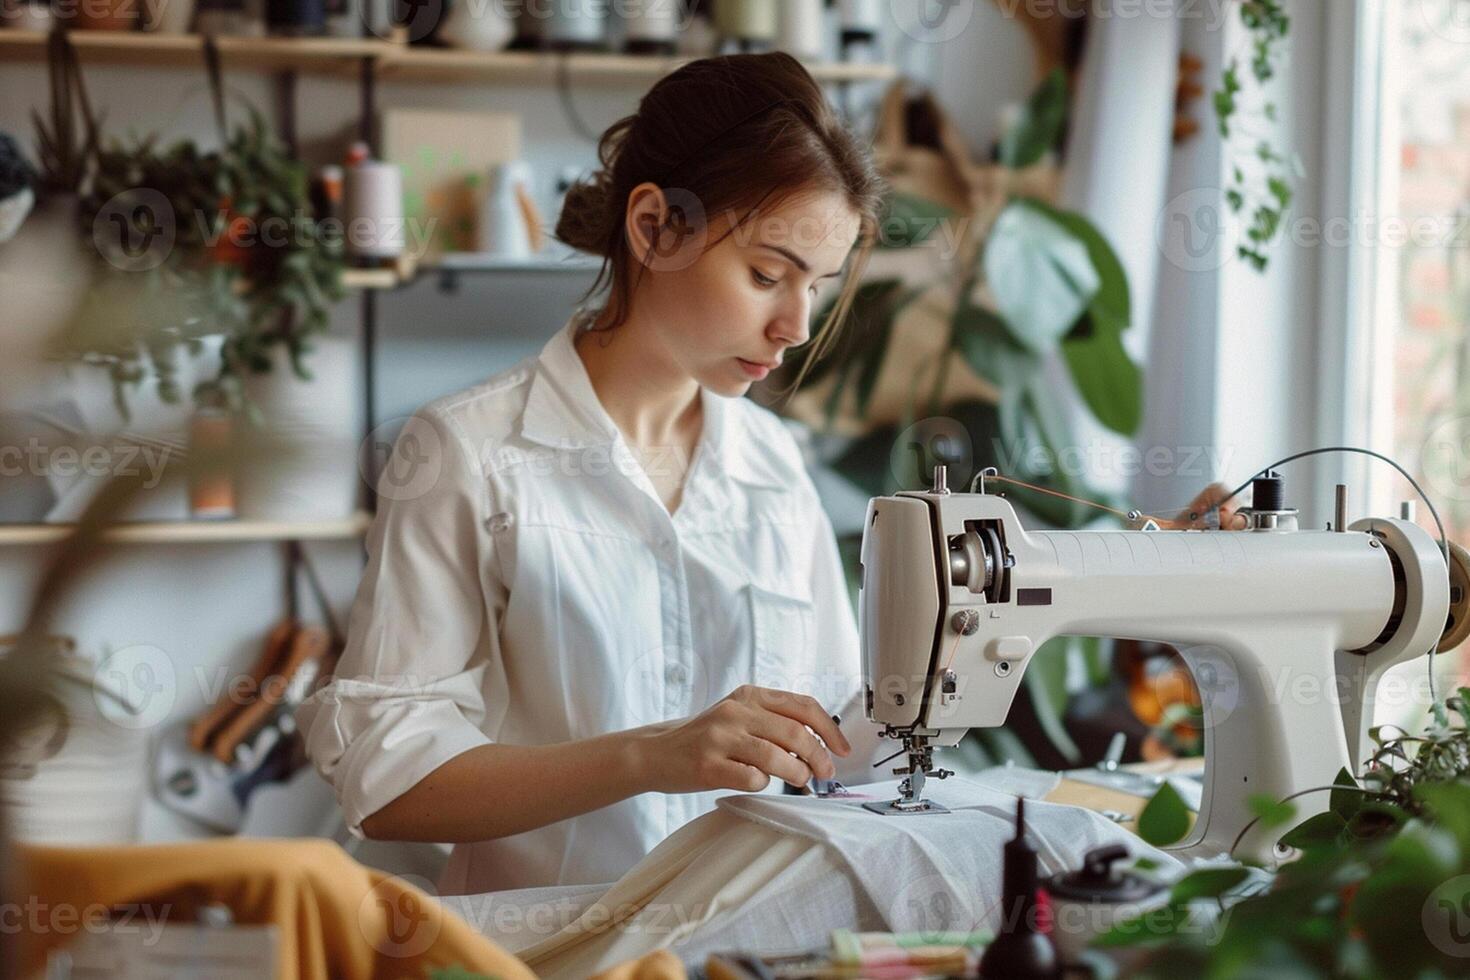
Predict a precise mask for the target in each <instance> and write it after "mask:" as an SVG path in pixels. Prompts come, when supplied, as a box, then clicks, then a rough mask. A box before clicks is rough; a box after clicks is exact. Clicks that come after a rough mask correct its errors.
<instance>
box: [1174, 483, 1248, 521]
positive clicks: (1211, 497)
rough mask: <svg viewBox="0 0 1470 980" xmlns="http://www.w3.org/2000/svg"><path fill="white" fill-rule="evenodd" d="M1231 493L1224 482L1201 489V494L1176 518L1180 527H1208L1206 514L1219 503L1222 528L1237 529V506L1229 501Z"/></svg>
mask: <svg viewBox="0 0 1470 980" xmlns="http://www.w3.org/2000/svg"><path fill="white" fill-rule="evenodd" d="M1229 493H1230V488H1229V487H1227V486H1226V485H1225V484H1223V483H1212V484H1210V485H1209V486H1207V487H1205V488H1204V489H1203V490H1201V491H1200V492H1199V496H1197V497H1195V498H1194V500H1193V501H1192V502H1191V503H1190V505H1189V506H1188V507H1186V508H1185V509H1184V512H1183V513H1182V514H1180V515H1179V516H1178V517H1177V518H1176V519H1175V520H1176V523H1177V524H1178V526H1180V527H1191V528H1203V527H1206V526H1207V525H1206V524H1205V514H1207V513H1209V510H1210V508H1211V507H1214V506H1215V505H1216V504H1219V505H1220V528H1221V530H1225V531H1233V530H1235V529H1236V525H1237V521H1236V519H1235V518H1236V513H1235V507H1234V506H1232V505H1231V504H1230V503H1229V500H1230V498H1229V497H1228V496H1227V495H1228V494H1229Z"/></svg>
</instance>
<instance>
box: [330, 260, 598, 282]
mask: <svg viewBox="0 0 1470 980" xmlns="http://www.w3.org/2000/svg"><path fill="white" fill-rule="evenodd" d="M600 268H602V261H601V260H600V259H596V258H593V257H592V256H589V255H577V254H567V253H563V254H551V253H548V254H544V255H537V256H533V257H532V258H529V259H508V258H500V257H498V256H494V255H477V254H475V253H473V252H451V253H448V254H446V255H441V256H439V257H438V258H436V259H435V260H433V261H432V262H426V263H424V264H423V265H419V266H415V267H413V268H411V269H345V270H343V272H342V285H343V286H344V287H346V288H347V289H360V290H361V289H369V290H382V289H397V288H398V287H399V286H406V285H408V284H410V283H412V282H415V281H416V280H418V279H421V278H425V277H430V276H438V277H439V279H440V282H441V283H445V282H448V283H452V282H453V281H454V280H456V279H457V278H458V277H459V276H462V275H475V274H477V273H558V272H575V273H593V272H596V271H597V270H598V269H600Z"/></svg>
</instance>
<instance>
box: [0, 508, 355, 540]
mask: <svg viewBox="0 0 1470 980" xmlns="http://www.w3.org/2000/svg"><path fill="white" fill-rule="evenodd" d="M371 524H372V515H371V514H369V513H367V512H366V511H358V512H357V513H356V514H353V515H352V516H351V517H346V518H343V519H342V520H340V521H313V522H309V523H289V522H283V521H244V520H238V521H237V520H224V521H167V522H157V523H137V524H118V525H117V526H115V527H112V528H110V529H109V530H108V531H107V532H106V534H105V536H104V540H106V541H107V542H109V543H112V544H226V543H231V542H241V541H331V540H349V539H352V538H360V537H362V536H363V534H365V533H366V532H367V529H368V527H369V526H370V525H371ZM73 528H74V526H73V525H70V524H0V545H36V544H54V543H56V542H58V541H61V540H63V539H65V538H66V536H67V535H69V534H71V533H72V530H73Z"/></svg>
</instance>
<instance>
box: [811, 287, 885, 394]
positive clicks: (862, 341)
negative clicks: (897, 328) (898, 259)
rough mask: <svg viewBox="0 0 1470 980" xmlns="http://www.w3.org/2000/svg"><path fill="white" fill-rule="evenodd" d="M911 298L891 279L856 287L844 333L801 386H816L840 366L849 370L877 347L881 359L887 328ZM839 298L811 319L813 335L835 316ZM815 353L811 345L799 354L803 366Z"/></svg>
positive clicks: (826, 305)
mask: <svg viewBox="0 0 1470 980" xmlns="http://www.w3.org/2000/svg"><path fill="white" fill-rule="evenodd" d="M905 295H908V298H910V299H911V298H912V295H913V293H912V291H910V293H909V294H905V292H904V289H903V281H902V280H901V279H896V278H892V277H888V278H883V279H870V280H868V281H867V282H864V283H862V284H861V285H859V286H858V287H857V290H856V291H855V292H854V294H853V297H852V306H851V307H850V308H849V309H848V312H847V319H846V321H845V322H844V323H843V325H842V330H841V332H840V333H839V334H838V335H837V338H836V340H835V341H834V342H833V344H832V347H831V348H830V349H829V350H828V351H827V354H826V356H825V357H823V358H822V359H821V360H820V361H817V362H815V363H813V364H812V365H811V366H810V369H809V370H807V373H806V376H805V377H803V378H802V382H801V386H802V387H803V388H805V387H807V386H808V385H813V384H816V383H817V382H819V381H821V380H822V379H823V378H825V377H826V376H827V375H828V374H829V373H830V372H832V371H833V370H834V369H837V368H839V367H841V368H844V369H846V368H850V367H851V365H852V362H853V360H854V358H861V357H864V356H866V355H867V354H868V353H869V352H871V351H873V349H874V348H875V347H876V348H877V351H878V354H879V355H880V356H881V354H882V352H883V350H884V349H885V348H886V347H887V334H886V333H885V328H886V326H887V325H888V324H890V323H892V321H893V318H894V317H895V316H897V314H898V312H899V310H900V309H901V308H902V305H903V303H905V302H907V300H904V299H903V297H904V296H905ZM836 303H837V299H836V298H835V297H834V298H833V299H831V300H829V301H828V302H827V303H826V304H825V305H824V306H823V307H822V308H821V309H820V310H819V311H818V312H817V313H816V315H815V316H814V317H813V318H812V333H813V336H815V334H816V331H817V329H818V328H819V327H821V325H822V324H824V323H826V322H827V318H828V317H829V316H830V315H831V314H832V308H833V307H834V306H835V305H836ZM812 352H813V344H812V343H810V342H808V343H807V344H804V345H803V346H802V347H801V348H800V349H799V350H798V351H797V354H796V356H799V357H800V358H801V362H800V364H801V366H802V367H806V362H807V361H808V360H810V358H811V356H812Z"/></svg>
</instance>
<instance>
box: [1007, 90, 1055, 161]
mask: <svg viewBox="0 0 1470 980" xmlns="http://www.w3.org/2000/svg"><path fill="white" fill-rule="evenodd" d="M1066 121H1067V75H1066V73H1065V72H1063V71H1062V69H1060V68H1054V69H1052V72H1051V74H1049V75H1047V76H1046V78H1044V79H1042V81H1041V84H1040V85H1038V86H1037V88H1036V91H1035V92H1032V93H1031V98H1030V99H1028V100H1027V102H1026V108H1025V111H1024V112H1023V113H1022V115H1021V118H1020V119H1019V120H1017V121H1016V124H1015V125H1014V126H1012V127H1011V128H1010V130H1009V131H1008V132H1006V133H1005V134H1004V135H1003V136H1002V137H1001V141H1000V162H1001V163H1002V164H1003V165H1005V166H1007V167H1011V168H1013V169H1020V168H1022V167H1029V166H1031V165H1032V164H1035V163H1037V162H1039V161H1040V160H1041V158H1042V157H1043V156H1045V155H1046V151H1047V150H1049V149H1051V148H1052V147H1054V146H1056V144H1057V141H1058V140H1059V139H1061V135H1062V127H1063V126H1064V125H1065V124H1066Z"/></svg>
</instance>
